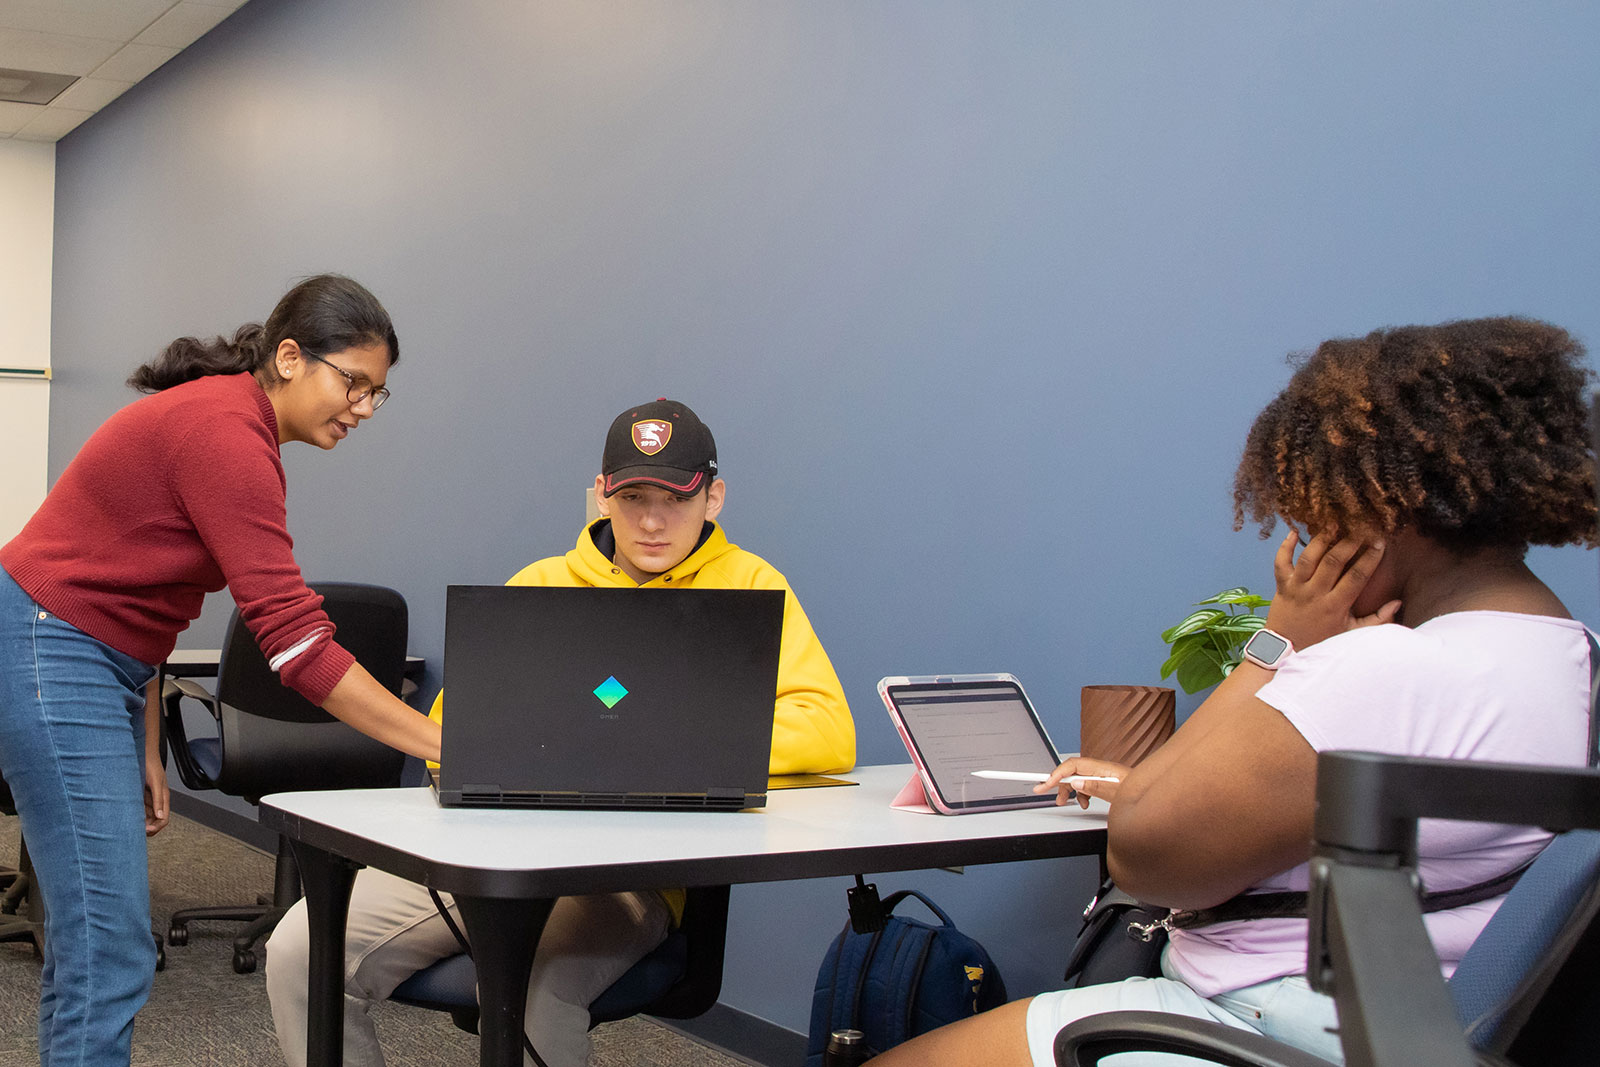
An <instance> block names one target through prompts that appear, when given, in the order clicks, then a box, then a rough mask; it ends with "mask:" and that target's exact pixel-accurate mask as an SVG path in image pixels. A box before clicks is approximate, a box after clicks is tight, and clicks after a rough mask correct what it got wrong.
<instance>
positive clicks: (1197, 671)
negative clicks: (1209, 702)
mask: <svg viewBox="0 0 1600 1067" xmlns="http://www.w3.org/2000/svg"><path fill="white" fill-rule="evenodd" d="M1177 676H1178V684H1179V685H1180V686H1182V687H1183V691H1184V692H1185V693H1198V692H1200V690H1202V689H1209V688H1211V687H1212V686H1214V685H1216V684H1217V683H1218V682H1220V681H1222V668H1221V667H1219V666H1218V665H1217V663H1216V662H1215V661H1214V660H1212V659H1211V657H1210V656H1204V655H1201V656H1190V657H1188V658H1187V659H1185V660H1184V661H1183V663H1181V664H1180V665H1179V666H1178V668H1177Z"/></svg>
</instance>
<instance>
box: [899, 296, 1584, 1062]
mask: <svg viewBox="0 0 1600 1067" xmlns="http://www.w3.org/2000/svg"><path fill="white" fill-rule="evenodd" d="M1586 380H1587V372H1586V371H1585V370H1584V363H1583V348H1582V346H1581V345H1579V344H1578V342H1577V341H1575V340H1573V339H1572V338H1571V337H1569V336H1568V335H1567V333H1566V332H1565V331H1563V330H1561V329H1558V328H1556V327H1554V326H1550V325H1547V324H1545V323H1540V322H1534V321H1531V320H1527V319H1517V318H1497V319H1478V320H1471V321H1463V322H1453V323H1446V324H1444V325H1442V326H1433V327H1403V328H1397V329H1387V330H1379V331H1377V332H1374V333H1372V334H1369V335H1367V336H1366V337H1360V338H1349V339H1340V340H1332V341H1327V342H1325V343H1324V344H1322V345H1321V346H1320V347H1319V348H1318V349H1317V350H1316V352H1315V353H1314V354H1312V355H1311V356H1310V357H1309V358H1307V359H1305V360H1304V361H1303V363H1302V365H1301V366H1300V367H1299V369H1298V370H1297V371H1296V373H1295V375H1294V377H1293V378H1292V379H1291V380H1290V382H1289V385H1288V386H1287V387H1286V388H1285V389H1284V391H1283V392H1282V393H1281V394H1279V396H1278V397H1277V398H1276V399H1275V400H1273V401H1272V402H1271V403H1270V404H1268V405H1267V407H1266V409H1265V410H1264V411H1262V412H1261V414H1260V415H1259V416H1258V417H1257V419H1256V422H1255V425H1254V426H1253V427H1252V428H1251V431H1250V436H1249V440H1248V442H1247V443H1246V445H1245V451H1244V458H1243V459H1242V460H1241V462H1240V464H1239V469H1238V473H1237V475H1236V476H1235V482H1234V516H1235V526H1236V527H1238V526H1242V525H1243V524H1244V520H1245V518H1246V517H1247V516H1248V517H1249V518H1250V519H1252V520H1254V521H1256V522H1259V523H1260V524H1261V530H1262V536H1263V537H1265V536H1267V534H1268V533H1269V531H1270V530H1271V528H1272V526H1273V524H1274V523H1275V522H1276V520H1277V519H1279V518H1282V519H1284V520H1286V521H1287V522H1288V523H1289V524H1290V526H1291V529H1290V531H1289V533H1288V535H1287V536H1286V537H1284V538H1283V540H1282V541H1281V542H1280V543H1279V545H1278V549H1277V553H1276V556H1275V558H1274V560H1273V574H1274V578H1275V579H1276V583H1277V595H1276V596H1275V598H1274V600H1273V603H1272V607H1271V609H1270V610H1269V612H1268V614H1267V627H1268V628H1269V629H1270V630H1272V631H1275V632H1276V633H1278V634H1280V635H1282V636H1283V638H1285V639H1286V641H1287V642H1288V643H1289V645H1290V646H1291V651H1289V652H1288V653H1287V654H1286V655H1285V656H1284V657H1283V658H1281V659H1278V660H1277V661H1276V662H1275V663H1273V664H1272V667H1273V669H1267V668H1264V667H1262V666H1258V665H1256V664H1255V663H1248V662H1247V663H1245V664H1244V665H1242V666H1241V667H1240V668H1239V669H1238V670H1236V671H1234V672H1233V673H1232V674H1231V675H1230V676H1229V677H1228V678H1227V679H1226V680H1225V681H1224V682H1223V683H1222V684H1221V685H1219V686H1218V687H1217V688H1216V690H1215V691H1214V692H1213V693H1212V695H1211V696H1210V697H1209V698H1208V699H1207V700H1206V701H1205V703H1203V704H1202V705H1201V706H1200V707H1199V708H1198V709H1197V710H1196V711H1195V713H1194V714H1193V715H1192V716H1190V718H1189V719H1188V721H1187V722H1185V723H1184V725H1183V727H1182V728H1181V729H1180V730H1178V732H1177V733H1176V734H1175V735H1174V736H1173V738H1172V740H1171V741H1169V742H1168V743H1167V744H1166V745H1165V746H1164V747H1162V748H1161V749H1160V750H1159V751H1157V752H1156V753H1155V754H1153V755H1152V756H1151V757H1150V758H1149V759H1147V760H1145V761H1144V762H1143V763H1141V764H1140V765H1139V766H1138V767H1137V768H1127V767H1121V766H1118V765H1116V764H1109V763H1106V762H1103V761H1096V760H1085V759H1072V760H1068V761H1067V762H1065V763H1063V764H1062V765H1061V766H1060V767H1059V768H1058V769H1057V770H1056V772H1055V774H1054V776H1053V778H1054V781H1052V782H1050V783H1047V784H1046V785H1044V786H1041V787H1040V789H1041V790H1044V789H1050V788H1056V787H1057V786H1056V783H1057V782H1059V780H1060V779H1062V778H1065V777H1067V776H1069V775H1073V774H1109V775H1115V776H1117V777H1119V778H1121V781H1120V782H1117V783H1099V782H1090V783H1087V784H1086V785H1085V786H1084V787H1083V788H1082V789H1081V790H1080V793H1088V794H1090V795H1093V796H1098V797H1101V798H1103V799H1105V800H1107V801H1110V803H1111V815H1110V830H1109V845H1108V849H1107V861H1108V863H1109V865H1110V869H1111V873H1112V876H1113V877H1114V878H1115V879H1116V881H1117V884H1118V885H1119V886H1120V887H1121V888H1123V889H1125V890H1126V891H1127V892H1129V893H1132V894H1133V895H1134V896H1136V897H1138V898H1139V899H1141V900H1144V901H1147V902H1149V903H1153V904H1160V905H1165V906H1170V907H1176V908H1205V907H1211V906H1214V905H1217V904H1220V903H1221V902H1223V901H1225V900H1228V899H1230V898H1232V897H1234V896H1236V895H1238V894H1240V893H1242V892H1245V891H1247V890H1248V891H1256V890H1285V889H1288V890H1304V889H1305V888H1306V886H1307V878H1306V860H1307V859H1308V858H1309V856H1310V842H1311V835H1312V812H1313V793H1314V787H1315V780H1316V757H1317V753H1318V752H1319V751H1322V750H1325V749H1335V748H1354V749H1365V750H1368V751H1378V752H1390V753H1398V754H1405V755H1413V756H1433V757H1446V758H1458V759H1477V760H1494V761H1504V762H1516V763H1544V764H1566V765H1578V766H1581V765H1583V764H1584V762H1585V752H1584V749H1585V745H1586V741H1587V736H1588V733H1587V731H1588V690H1589V652H1588V641H1587V638H1586V635H1585V632H1584V628H1583V626H1582V624H1581V623H1578V622H1576V621H1575V620H1573V619H1572V617H1571V616H1570V615H1569V613H1568V612H1567V609H1566V608H1565V607H1564V606H1563V605H1562V603H1561V601H1560V600H1559V599H1557V597H1556V595H1555V594H1554V593H1553V592H1551V591H1550V589H1549V588H1548V587H1547V586H1546V585H1545V584H1544V583H1543V582H1541V581H1540V580H1539V579H1538V578H1537V577H1536V576H1535V575H1534V574H1533V572H1532V571H1530V570H1529V569H1528V567H1527V565H1526V564H1525V563H1524V562H1523V557H1524V555H1525V553H1526V551H1527V548H1528V546H1529V545H1532V544H1541V545H1563V544H1573V543H1577V544H1584V545H1590V546H1593V545H1594V544H1595V543H1596V530H1595V504H1594V485H1593V476H1592V474H1591V473H1590V472H1591V463H1592V457H1591V454H1590V450H1589V446H1588V432H1587V410H1586V406H1585V403H1584V399H1583V389H1584V385H1585V383H1586ZM1295 527H1300V528H1304V529H1305V530H1306V531H1307V533H1308V536H1307V537H1306V539H1305V540H1307V541H1308V542H1309V543H1307V544H1306V545H1305V547H1304V548H1303V549H1301V550H1300V551H1299V552H1298V555H1297V553H1296V549H1297V546H1298V544H1299V543H1300V541H1301V538H1300V536H1299V534H1298V533H1297V530H1296V529H1295ZM1068 797H1069V793H1068V790H1067V789H1066V788H1065V787H1064V786H1063V787H1062V788H1061V789H1060V797H1059V799H1058V802H1060V803H1065V802H1066V801H1067V799H1068ZM1082 802H1083V803H1085V804H1087V800H1086V799H1085V800H1083V801H1082ZM1196 827H1204V828H1205V832H1203V833H1197V832H1195V828H1196ZM1547 838H1548V835H1547V834H1544V833H1542V832H1539V831H1536V830H1530V829H1525V828H1519V827H1507V826H1498V825H1490V824H1466V823H1443V822H1432V821H1424V822H1423V824H1422V827H1421V836H1420V846H1419V851H1420V868H1421V874H1422V878H1423V880H1424V882H1425V884H1426V885H1427V886H1428V888H1429V889H1430V890H1434V891H1437V890H1448V889H1455V888H1461V887H1464V886H1469V885H1473V884H1476V883H1479V882H1483V881H1486V880H1488V879H1489V878H1492V877H1494V876H1495V875H1498V874H1502V873H1505V872H1508V871H1511V870H1513V869H1515V868H1516V867H1518V866H1519V865H1521V864H1522V863H1523V861H1525V860H1526V859H1527V858H1528V857H1529V856H1531V855H1533V854H1534V853H1536V852H1537V851H1538V850H1539V849H1540V848H1542V847H1543V845H1544V842H1545V840H1546V839H1547ZM1500 899H1501V898H1496V899H1493V900H1488V901H1484V902H1482V903H1479V904H1472V905H1467V906H1465V907H1461V908H1456V909H1453V910H1451V911H1443V912H1438V913H1435V914H1433V915H1430V916H1428V918H1427V923H1428V929H1429V933H1430V935H1431V936H1432V938H1433V942H1434V947H1435V948H1436V949H1437V950H1438V952H1439V958H1440V964H1441V967H1442V968H1443V970H1444V971H1445V973H1446V974H1448V973H1449V972H1450V971H1451V970H1453V968H1454V965H1455V962H1456V961H1457V960H1459V959H1460V958H1461V956H1462V954H1463V953H1464V952H1465V951H1466V949H1467V947H1468V946H1469V945H1470V944H1471V943H1472V941H1473V939H1474V938H1475V937H1476V936H1477V935H1478V932H1479V931H1480V930H1482V928H1483V925H1484V923H1486V922H1487V921H1488V919H1489V917H1490V916H1491V915H1493V914H1494V911H1495V909H1496V908H1497V907H1498V906H1499V903H1500ZM1305 961H1306V923H1305V920H1303V919H1257V920H1249V921H1243V922H1233V923H1221V924H1217V925H1214V926H1206V927H1198V928H1195V929H1193V930H1189V931H1177V932H1175V933H1174V934H1173V935H1172V941H1171V943H1170V945H1169V946H1168V948H1167V951H1166V953H1165V955H1164V956H1163V959H1162V971H1163V974H1164V975H1165V977H1162V978H1154V979H1140V978H1135V979H1130V980H1128V981H1126V982H1118V983H1113V984H1109V985H1101V986H1090V987H1087V988H1083V989H1071V990H1062V991H1059V992H1054V993H1045V994H1042V995H1040V996H1037V997H1032V998H1029V999H1025V1000H1020V1001H1015V1002H1013V1003H1011V1004H1007V1005H1005V1006H1003V1007H1001V1008H997V1009H995V1010H994V1011H991V1012H988V1013H986V1014H984V1015H980V1016H976V1017H974V1018H972V1019H969V1020H966V1021H963V1022H960V1023H956V1024H954V1025H951V1026H947V1027H944V1028H942V1029H939V1030H936V1031H934V1032H932V1033H930V1034H926V1035H924V1036H923V1037H921V1038H918V1039H917V1040H915V1041H912V1042H909V1043H907V1044H905V1045H901V1046H900V1047H898V1048H896V1049H892V1050H890V1051H889V1052H888V1053H885V1054H884V1055H882V1056H880V1057H878V1058H877V1060H876V1061H875V1064H881V1065H882V1067H897V1065H901V1064H939V1063H949V1064H962V1065H965V1064H970V1063H978V1062H982V1063H988V1064H1014V1065H1016V1067H1023V1065H1026V1064H1030V1063H1031V1064H1037V1065H1040V1067H1049V1065H1052V1064H1053V1063H1054V1062H1055V1061H1054V1058H1053V1053H1052V1044H1053V1042H1054V1039H1055V1035H1056V1032H1057V1031H1058V1030H1059V1029H1060V1028H1061V1027H1062V1026H1065V1025H1066V1024H1067V1023H1069V1022H1072V1021H1073V1020H1075V1019H1078V1018H1082V1017H1084V1016H1086V1015H1093V1014H1096V1013H1099V1012H1104V1011H1115V1010H1121V1009H1135V1010H1138V1009H1142V1010H1154V1011H1169V1012H1177V1013H1181V1014H1184V1015H1191V1016H1196V1017H1199V1018H1209V1019H1215V1020H1217V1021H1220V1022H1223V1023H1226V1024H1229V1025H1233V1026H1238V1027H1241V1028H1245V1029H1251V1030H1255V1031H1258V1032H1261V1033H1265V1034H1267V1035H1269V1036H1272V1037H1275V1038H1278V1039H1280V1040H1283V1041H1285V1042H1287V1043H1289V1044H1293V1045H1296V1046H1298V1047H1301V1048H1304V1049H1307V1050H1308V1051H1311V1052H1314V1053H1316V1054H1318V1055H1321V1056H1323V1057H1326V1058H1328V1059H1330V1060H1333V1061H1339V1060H1341V1059H1342V1055H1341V1052H1340V1048H1339V1041H1338V1035H1337V1032H1336V1028H1337V1025H1338V1022H1337V1018H1336V1014H1335V1011H1334V1006H1333V1003H1332V1001H1331V1000H1330V999H1329V998H1327V997H1324V996H1322V995H1320V994H1317V993H1313V992H1311V991H1310V989H1309V988H1307V986H1306V983H1305V979H1304V976H1303V975H1304V971H1305ZM1141 1060H1148V1061H1149V1062H1160V1063H1166V1064H1170V1063H1175V1062H1194V1061H1188V1060H1183V1059H1181V1058H1179V1057H1172V1056H1158V1057H1138V1056H1126V1057H1119V1058H1118V1060H1117V1062H1118V1063H1119V1064H1122V1063H1136V1062H1140V1061H1141Z"/></svg>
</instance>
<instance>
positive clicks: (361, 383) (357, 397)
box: [300, 348, 389, 411]
mask: <svg viewBox="0 0 1600 1067" xmlns="http://www.w3.org/2000/svg"><path fill="white" fill-rule="evenodd" d="M300 351H301V352H304V353H305V354H306V355H308V356H310V357H311V358H312V359H314V360H316V361H317V362H318V363H322V364H325V365H327V366H329V367H333V369H334V370H336V371H338V372H339V374H340V375H341V376H343V378H344V380H345V382H346V383H347V384H348V385H349V388H348V389H346V390H345V392H344V398H345V399H346V400H348V401H350V403H351V405H352V406H354V405H356V404H359V403H361V402H362V401H363V400H365V399H366V398H367V397H369V396H370V397H372V410H373V411H377V410H378V409H379V408H381V407H383V402H384V401H385V400H388V399H389V390H388V389H385V388H384V387H382V386H379V387H378V388H376V389H374V388H373V387H372V383H371V382H369V381H367V380H366V379H365V378H357V377H356V376H355V375H354V374H351V373H350V372H349V371H347V370H345V369H344V368H343V367H335V366H334V365H333V364H332V363H329V362H328V361H327V360H325V359H323V358H322V357H321V356H319V355H317V354H316V353H315V352H306V350H305V349H303V348H302V349H301V350H300Z"/></svg>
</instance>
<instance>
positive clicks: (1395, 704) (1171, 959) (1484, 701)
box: [1167, 611, 1589, 997]
mask: <svg viewBox="0 0 1600 1067" xmlns="http://www.w3.org/2000/svg"><path fill="white" fill-rule="evenodd" d="M1256 695H1257V696H1258V697H1260V699H1261V700H1263V701H1264V702H1266V703H1267V704H1270V705H1271V706H1272V707H1274V708H1276V709H1278V711H1280V712H1282V713H1283V715H1284V717H1285V718H1286V719H1288V720H1289V722H1290V723H1291V724H1292V725H1293V726H1294V728H1295V729H1296V730H1299V731H1300V734H1301V736H1303V737H1304V738H1305V739H1306V741H1307V742H1308V743H1309V744H1310V745H1311V747H1312V748H1314V749H1316V750H1317V751H1318V752H1322V751H1325V750H1328V749H1341V748H1342V749H1360V750H1364V751H1367V752H1387V753H1395V754H1400V755H1409V756H1432V757H1439V758H1449V759H1471V760H1491V761H1496V762H1502V763H1542V764H1564V765H1578V766H1581V765H1583V763H1584V762H1585V760H1584V748H1585V746H1586V744H1587V741H1588V736H1589V734H1588V731H1589V718H1588V705H1589V645H1588V639H1587V638H1586V636H1585V634H1584V629H1583V625H1582V624H1581V623H1578V622H1575V621H1573V620H1570V619H1554V618H1548V617H1546V616H1542V615H1517V614H1511V613H1508V612H1500V611H1463V612H1456V613H1453V614H1448V615H1441V616H1439V617H1438V618H1436V619H1431V620H1429V621H1428V622H1425V623H1423V624H1422V625H1421V626H1418V627H1417V628H1416V629H1414V630H1413V629H1407V628H1406V627H1404V626H1397V625H1388V626H1373V627H1366V628H1362V629H1359V630H1352V631H1350V632H1348V633H1344V634H1340V635H1339V636H1337V637H1332V638H1329V639H1328V640H1326V641H1322V642H1319V643H1318V644H1315V645H1313V646H1311V647H1310V648H1308V649H1304V650H1302V651H1298V652H1295V653H1294V654H1293V655H1291V656H1290V657H1289V658H1288V659H1287V660H1285V661H1284V664H1283V666H1282V667H1281V668H1280V669H1279V670H1278V672H1277V674H1276V676H1275V677H1274V678H1273V679H1272V681H1270V682H1268V683H1267V684H1266V685H1264V686H1262V687H1261V689H1260V691H1259V692H1258V693H1257V694H1256ZM1549 836H1550V835H1549V834H1547V833H1544V832H1543V831H1540V830H1537V829H1531V828H1527V827H1516V826H1502V825H1498V824H1494V823H1463V822H1449V821H1445V820H1438V819H1424V820H1422V823H1421V825H1420V827H1419V828H1418V855H1419V862H1418V866H1419V870H1420V873H1421V875H1422V880H1423V884H1424V886H1425V887H1426V888H1427V889H1428V890H1430V891H1435V892H1437V891H1439V890H1446V889H1459V888H1461V887H1463V886H1469V885H1473V884H1476V883H1478V882H1483V881H1486V880H1488V879H1490V878H1492V877H1494V876H1496V875H1498V874H1502V873H1504V872H1506V871H1510V870H1512V869H1514V868H1515V867H1517V866H1518V865H1519V864H1521V863H1522V862H1523V861H1524V860H1526V859H1527V858H1528V857H1530V856H1531V855H1533V854H1535V853H1536V852H1538V850H1539V849H1540V848H1541V847H1542V846H1543V844H1544V842H1545V841H1546V839H1547V838H1548V837H1549ZM1307 885H1308V875H1307V868H1306V866H1305V865H1304V864H1302V865H1300V866H1299V867H1296V868H1294V869H1293V870H1289V871H1285V872H1283V873H1282V874H1278V875H1274V876H1273V877H1271V878H1268V879H1266V880H1265V881H1263V882H1261V883H1259V884H1258V885H1256V886H1253V887H1252V890H1261V891H1281V890H1295V891H1304V890H1305V889H1306V887H1307ZM1501 899H1502V898H1496V899H1494V900H1487V901H1483V902H1481V903H1478V904H1470V905H1467V906H1465V907H1461V908H1454V909H1452V910H1450V911H1442V912H1435V913H1434V914H1432V915H1429V916H1427V917H1426V922H1427V926H1428V934H1429V936H1430V937H1431V938H1432V939H1433V945H1434V948H1435V950H1436V951H1438V953H1439V959H1440V961H1441V963H1442V964H1443V968H1444V973H1445V974H1446V975H1449V974H1450V973H1451V972H1452V971H1454V970H1455V965H1456V963H1457V961H1459V960H1460V959H1461V956H1462V954H1463V953H1465V952H1466V950H1467V948H1468V946H1470V945H1471V944H1472V942H1473V940H1474V939H1475V938H1476V937H1477V936H1478V933H1479V931H1481V930H1482V929H1483V926H1484V924H1485V923H1486V922H1488V921H1489V917H1490V916H1491V915H1493V914H1494V912H1495V909H1496V908H1498V907H1499V906H1500V900H1501ZM1167 963H1168V966H1169V967H1170V968H1172V969H1173V970H1174V971H1175V972H1176V973H1177V975H1178V976H1179V977H1181V978H1182V979H1183V980H1184V981H1185V982H1187V983H1188V984H1189V985H1190V986H1191V987H1193V989H1194V990H1195V991H1196V992H1197V993H1199V994H1200V995H1201V996H1207V997H1210V996H1216V995H1217V994H1219V993H1225V992H1228V991H1229V990H1233V989H1241V988H1243V987H1245V986H1248V985H1254V984H1255V983H1257V982H1264V981H1267V980H1268V979H1270V978H1279V977H1283V976H1284V975H1290V974H1302V973H1304V972H1305V966H1306V923H1305V920H1303V919H1253V920H1249V921H1245V922H1232V923H1218V924H1216V925H1215V926H1207V927H1200V928H1198V929H1194V930H1179V931H1176V932H1174V933H1173V935H1172V941H1171V945H1170V948H1169V950H1168V953H1167Z"/></svg>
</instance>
